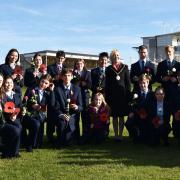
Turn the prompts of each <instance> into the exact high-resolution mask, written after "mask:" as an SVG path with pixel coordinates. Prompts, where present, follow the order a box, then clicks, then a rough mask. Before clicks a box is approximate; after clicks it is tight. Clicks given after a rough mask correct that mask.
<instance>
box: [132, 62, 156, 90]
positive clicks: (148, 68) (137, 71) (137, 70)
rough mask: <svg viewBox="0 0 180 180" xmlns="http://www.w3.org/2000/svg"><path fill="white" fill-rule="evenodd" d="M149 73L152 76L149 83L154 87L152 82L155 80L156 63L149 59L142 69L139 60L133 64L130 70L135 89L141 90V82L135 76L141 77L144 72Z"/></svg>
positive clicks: (150, 86) (150, 87)
mask: <svg viewBox="0 0 180 180" xmlns="http://www.w3.org/2000/svg"><path fill="white" fill-rule="evenodd" d="M144 73H146V74H149V75H150V76H151V81H150V83H149V89H152V84H153V83H154V82H155V70H154V64H153V63H151V62H150V61H147V62H146V64H145V67H144V70H142V69H141V66H140V63H139V61H137V62H135V63H134V64H132V65H131V71H130V78H131V82H132V84H133V86H134V87H133V91H137V90H139V89H140V88H139V82H138V81H135V80H134V79H133V78H134V76H137V77H139V76H140V75H142V74H144Z"/></svg>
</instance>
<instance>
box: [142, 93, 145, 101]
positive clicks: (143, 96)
mask: <svg viewBox="0 0 180 180" xmlns="http://www.w3.org/2000/svg"><path fill="white" fill-rule="evenodd" d="M142 99H143V101H145V100H146V93H145V92H143V93H142Z"/></svg>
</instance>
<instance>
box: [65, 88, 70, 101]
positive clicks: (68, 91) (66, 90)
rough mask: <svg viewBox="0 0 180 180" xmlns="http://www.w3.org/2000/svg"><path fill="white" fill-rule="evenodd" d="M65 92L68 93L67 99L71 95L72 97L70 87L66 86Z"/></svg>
mask: <svg viewBox="0 0 180 180" xmlns="http://www.w3.org/2000/svg"><path fill="white" fill-rule="evenodd" d="M65 94H66V97H67V99H69V97H70V90H69V89H68V88H65Z"/></svg>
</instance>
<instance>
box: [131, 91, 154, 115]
mask: <svg viewBox="0 0 180 180" xmlns="http://www.w3.org/2000/svg"><path fill="white" fill-rule="evenodd" d="M135 94H137V96H138V97H137V98H135V99H134V98H133V96H134V94H132V97H131V102H130V104H129V105H130V107H129V110H130V112H136V111H137V110H139V109H140V108H144V110H145V111H146V112H148V105H149V104H150V101H152V99H154V93H153V92H152V91H151V90H149V91H148V92H147V94H146V97H145V99H144V97H142V94H141V91H137V92H136V93H135Z"/></svg>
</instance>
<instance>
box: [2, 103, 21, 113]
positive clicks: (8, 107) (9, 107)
mask: <svg viewBox="0 0 180 180" xmlns="http://www.w3.org/2000/svg"><path fill="white" fill-rule="evenodd" d="M4 112H5V113H9V114H18V113H19V112H20V108H15V104H14V103H13V102H6V103H5V104H4Z"/></svg>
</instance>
